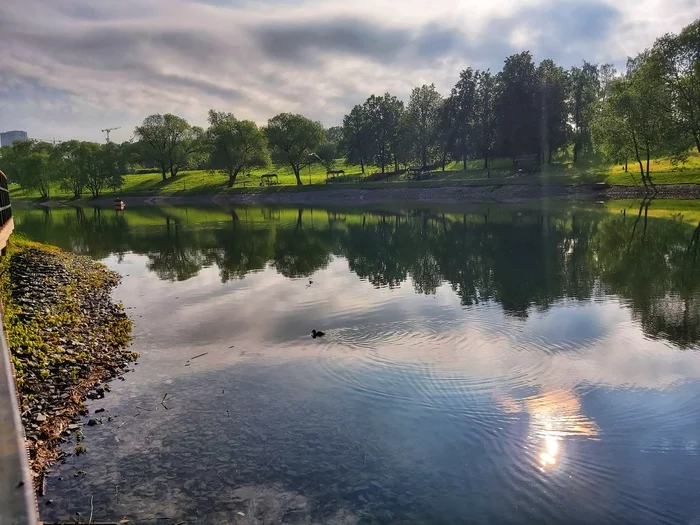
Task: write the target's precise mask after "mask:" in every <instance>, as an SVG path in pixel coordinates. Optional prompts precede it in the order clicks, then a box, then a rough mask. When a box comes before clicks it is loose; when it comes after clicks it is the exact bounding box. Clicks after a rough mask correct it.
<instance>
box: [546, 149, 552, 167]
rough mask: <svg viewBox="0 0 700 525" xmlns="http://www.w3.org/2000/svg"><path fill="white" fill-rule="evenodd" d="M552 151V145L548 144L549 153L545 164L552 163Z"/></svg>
mask: <svg viewBox="0 0 700 525" xmlns="http://www.w3.org/2000/svg"><path fill="white" fill-rule="evenodd" d="M552 153H553V148H552V146H549V154H548V156H547V164H551V163H552Z"/></svg>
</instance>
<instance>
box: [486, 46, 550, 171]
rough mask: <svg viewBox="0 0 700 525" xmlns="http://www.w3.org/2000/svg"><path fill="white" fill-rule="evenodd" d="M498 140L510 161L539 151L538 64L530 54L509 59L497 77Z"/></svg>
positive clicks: (512, 56) (527, 52) (526, 52)
mask: <svg viewBox="0 0 700 525" xmlns="http://www.w3.org/2000/svg"><path fill="white" fill-rule="evenodd" d="M498 83H499V88H500V89H499V94H498V98H497V100H496V104H495V105H496V113H497V115H498V136H499V138H500V142H501V144H500V146H501V150H502V152H503V154H504V155H505V156H507V157H510V158H511V159H515V158H516V157H518V156H519V155H523V154H532V153H536V152H539V151H540V139H539V137H540V111H539V104H538V96H537V94H538V81H537V72H536V70H535V64H534V62H533V61H532V55H530V52H529V51H524V52H522V53H519V54H517V55H511V56H509V57H508V58H506V61H505V64H504V66H503V70H502V71H501V72H500V73H499V74H498Z"/></svg>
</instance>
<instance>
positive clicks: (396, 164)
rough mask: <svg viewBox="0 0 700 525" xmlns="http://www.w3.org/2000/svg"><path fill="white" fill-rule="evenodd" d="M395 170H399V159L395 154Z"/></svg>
mask: <svg viewBox="0 0 700 525" xmlns="http://www.w3.org/2000/svg"><path fill="white" fill-rule="evenodd" d="M394 171H399V160H398V159H397V158H396V155H394Z"/></svg>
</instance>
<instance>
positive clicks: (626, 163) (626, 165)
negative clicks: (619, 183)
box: [625, 155, 627, 173]
mask: <svg viewBox="0 0 700 525" xmlns="http://www.w3.org/2000/svg"><path fill="white" fill-rule="evenodd" d="M625 173H627V155H625Z"/></svg>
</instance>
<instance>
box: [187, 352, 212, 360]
mask: <svg viewBox="0 0 700 525" xmlns="http://www.w3.org/2000/svg"><path fill="white" fill-rule="evenodd" d="M208 353H209V352H204V353H203V354H199V355H196V356H194V357H190V358H189V359H188V361H192V360H193V359H197V358H198V357H202V356H203V355H207V354H208Z"/></svg>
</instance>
